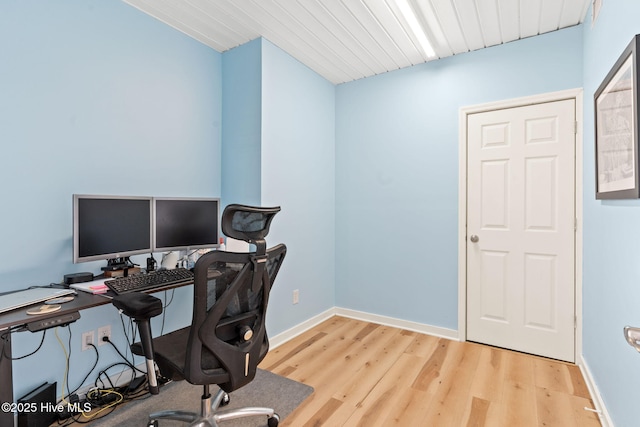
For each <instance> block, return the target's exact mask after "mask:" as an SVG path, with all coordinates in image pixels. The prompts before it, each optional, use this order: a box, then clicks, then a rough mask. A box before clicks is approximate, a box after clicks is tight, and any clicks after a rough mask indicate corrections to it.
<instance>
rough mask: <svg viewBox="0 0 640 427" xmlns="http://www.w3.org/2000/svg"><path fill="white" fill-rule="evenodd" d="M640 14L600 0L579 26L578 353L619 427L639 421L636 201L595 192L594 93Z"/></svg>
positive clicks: (637, 8)
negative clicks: (630, 339)
mask: <svg viewBox="0 0 640 427" xmlns="http://www.w3.org/2000/svg"><path fill="white" fill-rule="evenodd" d="M638 16H640V3H638V2H637V1H632V0H625V1H623V0H619V1H605V2H603V7H602V10H601V12H600V16H599V18H598V20H597V21H596V24H595V26H594V27H593V28H592V27H591V25H590V24H585V25H584V28H583V31H584V94H585V97H584V119H585V120H584V130H585V132H584V147H585V150H584V279H583V282H584V284H583V298H584V303H583V310H584V344H583V347H584V348H583V353H584V359H585V361H586V364H587V366H588V367H589V369H590V370H591V373H592V376H593V377H594V379H595V381H596V384H597V386H598V389H599V391H600V393H601V394H602V398H603V400H604V402H605V405H606V407H607V410H608V411H609V414H610V416H611V418H612V420H613V422H614V424H615V425H616V426H617V427H631V426H637V425H638V410H637V407H638V402H640V389H639V388H638V384H640V354H638V353H637V352H636V351H635V350H633V348H631V347H630V346H629V345H628V344H627V343H626V341H625V340H624V338H623V335H622V328H623V327H624V326H625V325H634V326H640V305H639V304H638V301H640V261H639V260H640V239H639V238H638V236H640V202H639V201H638V200H627V201H622V200H616V201H598V200H596V199H595V159H594V157H595V152H594V148H593V147H594V131H593V129H594V120H593V117H594V109H593V95H594V93H595V91H596V89H597V88H598V86H599V85H600V83H601V82H602V80H603V79H604V77H605V76H606V75H607V73H608V72H609V70H610V69H611V67H612V66H613V64H614V63H615V62H616V60H617V59H618V57H619V56H620V54H621V53H622V51H623V50H624V49H625V47H626V46H627V44H628V43H629V42H630V41H631V39H632V37H633V36H634V35H635V34H637V33H640V21H639V20H638ZM636 113H637V112H636Z"/></svg>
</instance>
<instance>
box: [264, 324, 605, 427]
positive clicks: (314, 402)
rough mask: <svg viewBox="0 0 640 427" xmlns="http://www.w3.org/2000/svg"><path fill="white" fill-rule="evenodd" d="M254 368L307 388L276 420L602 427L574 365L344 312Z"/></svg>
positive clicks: (289, 423)
mask: <svg viewBox="0 0 640 427" xmlns="http://www.w3.org/2000/svg"><path fill="white" fill-rule="evenodd" d="M260 367H261V368H262V369H267V370H269V371H272V372H274V373H277V374H280V375H283V376H285V377H288V378H291V379H293V380H296V381H300V382H302V383H305V384H308V385H310V386H312V387H314V389H315V391H314V393H313V394H312V395H311V396H310V397H309V398H307V399H306V400H305V402H303V403H302V405H300V406H299V407H298V408H297V409H296V410H295V411H294V412H293V413H292V414H291V415H289V416H288V417H287V418H286V419H285V420H283V421H282V422H281V423H280V426H282V427H285V426H295V427H301V426H304V427H307V426H331V427H334V426H367V427H369V426H389V425H397V426H411V427H415V426H433V427H441V426H453V427H458V426H490V427H501V426H505V427H507V426H508V427H513V426H518V427H526V426H547V427H548V426H561V427H569V426H580V427H591V426H600V423H599V421H598V417H597V416H596V414H594V413H593V412H590V411H587V410H585V409H584V408H585V407H588V408H593V407H594V406H593V403H592V401H591V398H590V396H589V392H588V390H587V387H586V385H585V382H584V379H583V378H582V375H581V373H580V370H579V368H578V367H577V366H575V365H572V364H569V363H564V362H558V361H555V360H550V359H545V358H542V357H536V356H531V355H526V354H521V353H517V352H513V351H508V350H503V349H498V348H494V347H490V346H484V345H480V344H474V343H468V342H457V341H452V340H448V339H444V338H437V337H433V336H429V335H424V334H419V333H416V332H411V331H406V330H402V329H397V328H392V327H388V326H381V325H377V324H373V323H368V322H363V321H359V320H353V319H348V318H344V317H338V316H336V317H332V318H331V319H329V320H327V321H325V322H323V323H321V324H320V325H318V326H316V327H314V328H312V329H311V330H309V331H307V332H305V333H304V334H302V335H300V336H298V337H296V338H295V339H293V340H291V341H289V342H287V343H285V344H283V345H281V346H279V347H278V348H276V349H273V350H271V351H270V352H269V354H268V355H267V357H266V358H265V359H264V360H263V361H262V363H261V365H260Z"/></svg>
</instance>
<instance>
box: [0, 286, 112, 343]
mask: <svg viewBox="0 0 640 427" xmlns="http://www.w3.org/2000/svg"><path fill="white" fill-rule="evenodd" d="M110 302H111V299H110V298H107V297H105V296H102V295H92V294H89V293H87V292H78V295H76V296H75V298H74V299H73V301H69V302H66V303H63V304H60V305H61V308H60V310H58V311H54V312H52V313H48V314H39V315H35V316H32V315H29V314H27V310H28V309H30V308H33V307H39V306H41V305H42V304H43V303H42V302H40V303H37V304H33V305H29V306H26V307H22V308H18V309H16V310H11V311H7V312H5V313H2V314H0V333H2V331H4V330H6V329H8V328H11V327H13V326H17V325H24V324H26V323H29V322H31V321H34V320H36V319H51V318H55V317H58V316H60V315H62V314H65V313H71V312H74V311H80V310H84V309H86V308H91V307H96V306H99V305H103V304H109V303H110Z"/></svg>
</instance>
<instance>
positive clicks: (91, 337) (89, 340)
mask: <svg viewBox="0 0 640 427" xmlns="http://www.w3.org/2000/svg"><path fill="white" fill-rule="evenodd" d="M95 340H96V334H95V331H87V332H83V333H82V351H85V350H89V349H90V348H91V346H90V345H89V344H94V345H95Z"/></svg>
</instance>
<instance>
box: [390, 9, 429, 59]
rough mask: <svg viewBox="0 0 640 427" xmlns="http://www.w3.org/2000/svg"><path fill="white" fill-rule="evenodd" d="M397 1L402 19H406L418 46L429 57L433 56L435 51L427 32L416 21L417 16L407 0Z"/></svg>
mask: <svg viewBox="0 0 640 427" xmlns="http://www.w3.org/2000/svg"><path fill="white" fill-rule="evenodd" d="M397 3H398V7H399V8H400V12H402V15H403V16H404V19H406V20H407V23H408V24H409V27H411V31H413V34H414V35H415V36H416V38H417V39H418V42H420V46H422V49H423V50H424V53H425V54H426V55H427V57H429V58H435V57H436V51H435V50H433V46H431V42H430V41H429V38H428V37H427V34H426V33H425V32H424V29H423V28H422V25H420V22H419V21H418V17H417V16H416V14H415V12H414V10H413V8H412V7H411V5H410V4H409V0H397Z"/></svg>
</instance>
